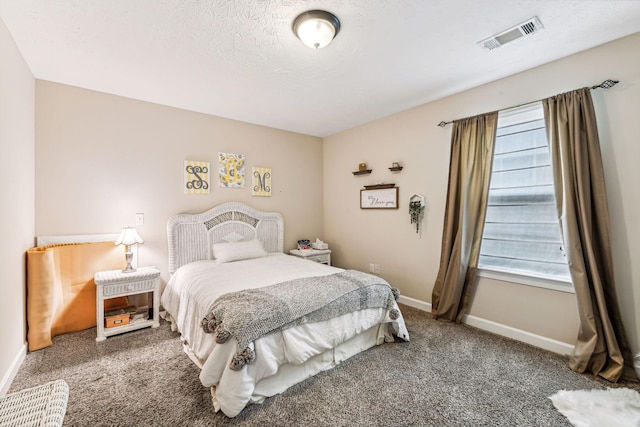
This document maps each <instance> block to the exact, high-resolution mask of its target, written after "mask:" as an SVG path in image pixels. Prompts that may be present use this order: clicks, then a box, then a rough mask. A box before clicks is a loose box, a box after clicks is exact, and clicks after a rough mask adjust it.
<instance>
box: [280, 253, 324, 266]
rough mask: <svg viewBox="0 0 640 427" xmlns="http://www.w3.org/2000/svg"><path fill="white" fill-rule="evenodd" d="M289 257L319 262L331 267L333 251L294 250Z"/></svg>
mask: <svg viewBox="0 0 640 427" xmlns="http://www.w3.org/2000/svg"><path fill="white" fill-rule="evenodd" d="M289 255H293V256H297V257H300V258H304V259H308V260H309V261H315V262H319V263H320V264H327V265H331V249H305V250H299V249H292V250H290V251H289Z"/></svg>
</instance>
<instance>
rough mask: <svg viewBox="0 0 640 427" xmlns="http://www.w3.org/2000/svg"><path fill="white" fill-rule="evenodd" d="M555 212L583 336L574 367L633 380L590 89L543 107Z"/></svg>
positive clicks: (574, 355)
mask: <svg viewBox="0 0 640 427" xmlns="http://www.w3.org/2000/svg"><path fill="white" fill-rule="evenodd" d="M543 105H544V114H545V121H546V126H547V133H548V137H549V149H550V151H551V163H552V167H553V175H554V186H555V192H556V205H557V209H558V217H559V219H560V226H561V229H562V235H563V240H564V243H565V249H566V254H567V260H568V263H569V269H570V271H571V279H572V280H573V286H574V288H575V292H576V299H577V302H578V312H579V315H580V330H579V332H578V339H577V342H576V344H575V348H574V350H573V353H572V354H571V358H570V360H569V366H570V368H571V369H573V370H574V371H576V372H580V373H583V372H589V373H592V374H595V375H600V376H601V377H603V378H606V379H607V380H609V381H613V382H616V381H618V379H620V378H626V379H632V380H635V379H636V376H635V373H634V370H633V360H632V357H631V354H632V353H631V350H630V348H629V345H628V343H627V339H626V335H625V332H624V327H623V325H622V319H621V317H620V310H619V309H618V301H617V297H616V292H615V283H614V277H613V262H612V256H611V236H610V228H609V211H608V208H607V195H606V192H605V184H604V172H603V168H602V158H601V155H600V142H599V139H598V129H597V126H596V118H595V112H594V109H593V103H592V100H591V92H590V90H589V89H588V88H583V89H579V90H576V91H573V92H569V93H565V94H562V95H557V96H554V97H551V98H548V99H545V100H543Z"/></svg>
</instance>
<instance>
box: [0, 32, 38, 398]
mask: <svg viewBox="0 0 640 427" xmlns="http://www.w3.org/2000/svg"><path fill="white" fill-rule="evenodd" d="M0 64H1V65H0V183H1V184H0V236H2V239H0V271H1V272H2V282H0V343H2V344H1V345H0V381H1V382H0V394H2V392H4V391H6V389H7V388H8V385H9V383H10V381H11V379H12V378H11V376H12V374H13V373H15V368H16V367H17V366H19V363H21V358H22V357H23V356H24V354H25V352H26V347H25V339H26V325H25V319H26V314H25V306H26V303H25V286H24V283H25V273H24V272H25V263H24V259H25V255H24V254H25V251H26V250H27V249H29V248H30V247H31V246H33V236H34V215H35V207H34V191H35V187H34V186H35V184H34V146H35V139H34V138H35V137H34V114H35V104H34V103H35V80H34V78H33V75H32V74H31V71H29V68H28V67H27V65H26V63H25V62H24V60H23V58H22V56H21V55H20V53H19V52H18V49H17V47H16V45H15V43H14V42H13V39H12V38H11V36H10V35H9V32H8V31H7V28H6V27H5V25H4V22H2V21H1V20H0Z"/></svg>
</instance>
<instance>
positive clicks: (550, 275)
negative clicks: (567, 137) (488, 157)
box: [479, 102, 573, 291]
mask: <svg viewBox="0 0 640 427" xmlns="http://www.w3.org/2000/svg"><path fill="white" fill-rule="evenodd" d="M479 267H480V269H482V270H483V272H482V273H481V275H483V276H491V277H495V278H501V279H505V277H496V276H495V273H496V272H497V273H503V274H509V275H510V277H509V278H508V280H510V281H517V282H521V283H525V284H532V285H536V286H542V287H550V288H554V289H560V290H566V291H572V289H573V287H572V285H571V278H570V275H569V268H568V266H567V260H566V257H565V253H564V249H563V243H562V237H561V232H560V225H559V224H558V217H557V211H556V205H555V195H554V188H553V174H552V170H551V159H550V156H549V145H548V143H547V135H546V129H545V123H544V113H543V110H542V103H540V102H537V103H534V104H528V105H526V106H523V107H517V108H514V109H510V110H505V111H501V112H500V114H499V116H498V130H497V133H496V142H495V151H494V157H493V171H492V173H491V186H490V190H489V203H488V206H487V217H486V219H485V228H484V234H483V236H482V246H481V250H480V260H479ZM488 271H491V272H494V274H493V275H492V274H491V273H489V274H487V272H488ZM513 276H516V277H519V278H520V279H518V278H516V279H515V280H514V277H513ZM527 278H530V279H529V280H527Z"/></svg>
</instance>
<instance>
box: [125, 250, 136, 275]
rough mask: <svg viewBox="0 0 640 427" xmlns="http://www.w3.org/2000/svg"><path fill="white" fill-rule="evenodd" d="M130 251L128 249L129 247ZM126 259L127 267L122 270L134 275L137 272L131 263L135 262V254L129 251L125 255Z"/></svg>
mask: <svg viewBox="0 0 640 427" xmlns="http://www.w3.org/2000/svg"><path fill="white" fill-rule="evenodd" d="M127 249H128V247H127ZM124 259H125V261H127V266H126V267H125V268H124V269H123V270H122V272H123V273H133V272H135V271H136V269H135V268H133V266H132V265H131V261H132V260H133V252H131V251H129V250H127V251H126V252H125V253H124Z"/></svg>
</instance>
